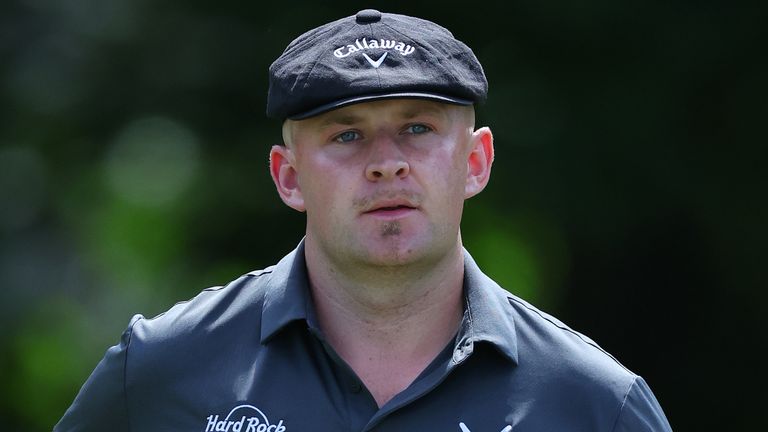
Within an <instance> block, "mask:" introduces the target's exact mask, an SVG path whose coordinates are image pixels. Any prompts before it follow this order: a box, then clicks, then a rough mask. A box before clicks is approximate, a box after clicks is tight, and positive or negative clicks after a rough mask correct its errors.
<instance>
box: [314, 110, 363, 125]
mask: <svg viewBox="0 0 768 432" xmlns="http://www.w3.org/2000/svg"><path fill="white" fill-rule="evenodd" d="M362 120H363V118H362V117H360V116H358V115H354V114H349V113H347V114H331V115H328V116H326V118H324V119H323V121H322V122H320V127H321V128H323V127H326V126H331V125H335V124H339V125H345V126H351V125H353V124H357V123H360V122H361V121H362Z"/></svg>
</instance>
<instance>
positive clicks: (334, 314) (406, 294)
mask: <svg viewBox="0 0 768 432" xmlns="http://www.w3.org/2000/svg"><path fill="white" fill-rule="evenodd" d="M314 246H316V245H313V244H311V242H307V245H306V248H305V254H306V261H307V270H308V273H309V279H310V286H311V289H312V296H313V300H314V304H315V308H316V310H317V315H318V320H319V323H320V327H321V329H322V331H323V333H324V334H325V337H326V338H327V340H328V342H329V343H330V344H331V346H333V348H334V350H336V352H337V353H338V354H339V355H340V356H341V358H343V359H344V360H345V361H346V362H347V363H348V364H349V365H350V367H352V369H353V370H354V371H355V372H356V373H357V375H358V376H359V377H360V378H361V379H362V380H363V382H364V384H365V385H366V386H367V388H368V389H369V390H370V391H371V393H372V394H373V396H374V398H375V399H376V401H377V403H378V404H379V406H382V405H383V404H384V403H386V402H387V401H388V400H389V399H391V398H392V397H393V396H394V395H396V394H397V393H399V392H400V391H402V390H403V389H405V388H406V387H407V386H408V385H409V384H410V383H411V382H412V381H413V380H414V379H415V378H416V377H417V376H418V375H419V374H420V373H421V372H422V371H423V370H424V368H426V367H427V366H428V365H429V363H430V362H431V361H432V360H433V359H434V358H435V357H436V356H437V354H438V353H439V352H440V351H441V350H442V349H443V348H445V346H446V345H447V344H448V342H449V341H450V340H451V339H452V338H453V337H454V335H455V334H456V331H457V329H458V326H459V322H460V321H461V317H462V314H463V299H462V295H463V294H462V292H463V278H464V259H463V253H462V249H461V245H460V244H457V245H456V248H455V250H452V251H450V252H449V253H447V254H446V255H445V256H444V257H443V258H442V259H439V260H436V261H435V262H434V263H432V264H431V265H429V266H424V265H413V266H398V267H396V268H378V269H376V268H370V269H366V271H365V272H359V273H356V274H354V275H349V274H348V272H341V271H339V269H337V268H335V267H334V266H333V265H332V263H331V261H330V260H328V259H326V257H325V256H324V255H323V254H322V253H319V251H318V250H317V249H315V247H314Z"/></svg>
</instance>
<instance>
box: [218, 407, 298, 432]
mask: <svg viewBox="0 0 768 432" xmlns="http://www.w3.org/2000/svg"><path fill="white" fill-rule="evenodd" d="M238 410H240V413H239V415H233V414H235V411H238ZM206 420H207V421H208V424H207V425H206V426H205V432H285V426H283V420H282V419H280V421H279V422H277V424H270V423H269V419H267V416H266V414H264V413H263V412H262V411H261V410H260V409H258V408H256V407H255V406H253V405H238V406H236V407H234V408H232V411H230V412H229V414H227V416H226V417H225V418H224V420H219V415H218V414H216V415H213V414H211V415H209V416H208V417H206Z"/></svg>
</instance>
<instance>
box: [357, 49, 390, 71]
mask: <svg viewBox="0 0 768 432" xmlns="http://www.w3.org/2000/svg"><path fill="white" fill-rule="evenodd" d="M387 54H388V53H384V54H382V55H381V57H379V59H378V60H376V61H373V59H372V58H370V57H368V54H366V53H363V57H365V59H366V60H368V63H370V64H371V66H373V67H375V68H376V69H378V68H379V66H381V62H383V61H384V58H385V57H386V56H387Z"/></svg>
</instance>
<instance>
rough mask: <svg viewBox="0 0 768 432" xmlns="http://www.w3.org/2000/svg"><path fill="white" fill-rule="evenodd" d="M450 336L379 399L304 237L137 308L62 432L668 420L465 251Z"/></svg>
mask: <svg viewBox="0 0 768 432" xmlns="http://www.w3.org/2000/svg"><path fill="white" fill-rule="evenodd" d="M464 297H465V305H464V316H463V319H462V321H461V324H460V327H459V329H458V332H457V334H456V338H455V340H453V341H452V342H451V343H450V344H448V345H447V346H446V347H445V349H444V350H443V351H442V352H441V353H440V354H439V355H438V356H437V357H436V358H435V359H434V360H433V361H432V363H431V364H430V365H429V366H427V368H426V369H425V370H424V371H423V372H422V373H421V374H420V375H419V376H418V377H417V378H416V379H415V380H414V381H413V383H411V384H410V386H408V388H406V389H405V390H403V391H402V392H401V393H399V394H397V395H396V396H395V397H394V398H393V399H391V400H390V401H389V402H387V403H386V404H385V405H384V406H382V407H378V406H377V404H376V401H375V400H374V398H373V397H372V396H371V394H370V393H369V391H368V390H367V389H366V387H365V385H364V384H363V383H361V381H360V379H359V378H358V377H357V376H356V374H355V373H354V371H353V370H352V369H351V368H350V367H349V366H348V365H347V364H346V363H345V362H344V360H343V359H342V358H340V357H339V356H338V355H337V354H336V352H335V351H334V350H333V348H332V347H331V346H330V345H329V344H328V343H327V342H326V340H325V338H324V337H323V333H322V331H321V330H320V328H319V327H318V322H317V318H316V316H315V311H314V307H313V303H312V298H311V294H310V291H309V284H308V278H307V270H306V263H305V260H304V245H303V242H302V243H300V244H299V246H298V248H297V249H296V250H294V251H293V252H291V253H290V254H289V255H287V256H286V257H285V258H283V259H282V260H281V261H280V262H279V263H278V264H277V265H274V266H272V267H269V268H266V269H264V270H260V271H255V272H251V273H249V274H246V275H244V276H242V277H240V278H238V279H237V280H235V281H233V282H231V283H229V284H228V285H226V286H222V287H216V288H209V289H206V290H204V291H202V292H201V293H200V294H198V295H197V296H196V297H194V298H193V299H192V300H190V301H187V302H183V303H179V304H176V305H175V306H173V307H172V308H171V309H170V310H168V311H167V312H165V313H163V314H161V315H160V316H157V317H155V318H152V319H146V318H144V317H142V316H141V315H136V316H135V317H133V319H132V320H131V321H130V324H129V326H128V328H127V329H126V331H125V332H124V333H123V335H122V338H121V340H120V343H119V344H117V345H115V346H113V347H111V348H109V350H108V351H107V353H106V355H105V357H104V358H103V359H102V360H101V362H100V363H99V364H98V366H97V367H96V369H95V370H94V371H93V373H92V374H91V376H90V377H89V378H88V380H87V381H86V382H85V384H84V385H83V387H82V389H81V390H80V393H79V394H78V395H77V397H76V399H75V401H74V402H73V404H72V405H71V406H70V408H69V409H68V410H67V412H66V413H65V414H64V417H63V418H62V419H61V420H60V421H59V423H58V424H57V425H56V426H55V428H54V431H56V432H64V431H99V432H103V431H108V432H120V431H142V432H149V431H199V432H219V431H221V432H298V431H313V432H339V431H355V432H358V431H377V432H395V431H398V432H402V431H419V432H424V431H458V432H510V431H514V432H523V431H529V432H533V431H535V432H542V431H585V432H586V431H589V432H601V431H670V430H671V428H670V426H669V423H668V422H667V420H666V418H665V416H664V413H663V412H662V409H661V407H660V406H659V404H658V402H657V401H656V399H655V397H654V395H653V394H652V392H651V390H650V389H649V387H648V385H647V384H646V383H645V381H644V380H643V379H642V378H641V377H639V376H637V375H635V374H634V373H632V372H630V371H629V370H628V369H626V368H625V367H624V366H622V365H621V364H620V363H619V362H618V361H617V360H616V359H614V358H613V357H612V356H611V355H609V354H608V353H606V352H605V351H603V350H602V349H601V348H600V347H599V346H598V345H597V344H595V343H594V342H593V341H592V340H590V339H589V338H587V337H585V336H584V335H582V334H580V333H578V332H575V331H573V330H571V329H570V328H568V327H567V326H565V325H564V324H563V323H561V322H560V321H558V320H557V319H555V318H553V317H552V316H550V315H548V314H546V313H544V312H542V311H540V310H538V309H536V308H535V307H533V306H531V305H530V304H528V303H526V302H525V301H523V300H521V299H519V298H517V297H515V296H514V295H512V294H510V293H509V292H508V291H506V290H504V289H502V288H500V287H499V286H498V285H497V284H496V283H495V282H494V281H493V280H491V279H490V278H488V277H487V276H486V275H484V274H483V273H482V272H481V271H480V269H479V268H478V267H477V265H476V264H475V262H474V261H473V259H472V258H471V256H470V255H469V254H468V253H467V252H466V251H465V253H464Z"/></svg>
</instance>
